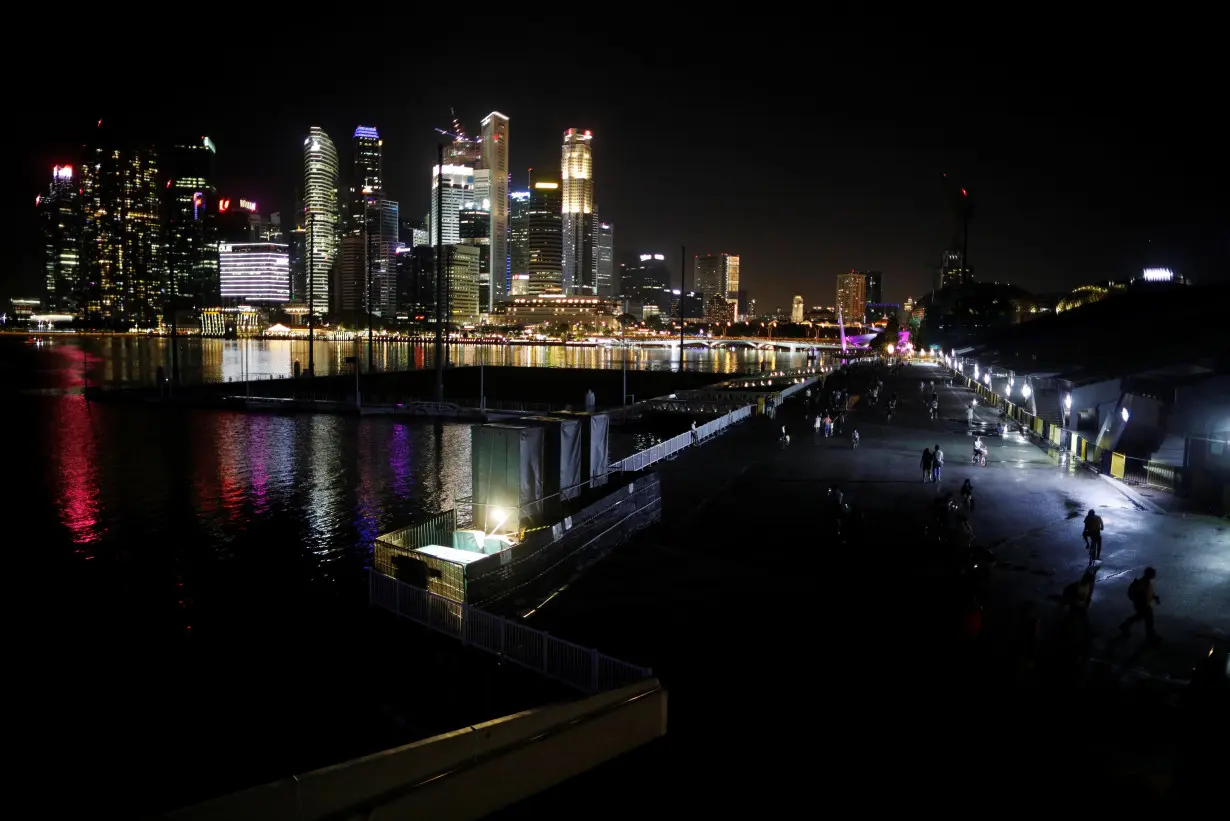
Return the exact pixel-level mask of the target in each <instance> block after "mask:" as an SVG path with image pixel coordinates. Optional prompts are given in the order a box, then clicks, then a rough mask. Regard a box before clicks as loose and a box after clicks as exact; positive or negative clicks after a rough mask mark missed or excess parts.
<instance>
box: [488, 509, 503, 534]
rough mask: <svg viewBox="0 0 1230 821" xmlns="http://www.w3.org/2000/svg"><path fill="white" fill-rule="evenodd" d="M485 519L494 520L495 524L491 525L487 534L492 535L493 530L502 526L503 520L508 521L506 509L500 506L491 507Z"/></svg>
mask: <svg viewBox="0 0 1230 821" xmlns="http://www.w3.org/2000/svg"><path fill="white" fill-rule="evenodd" d="M487 519H488V521H490V520H491V519H494V520H495V524H494V525H492V527H491V532H490V533H489V534H487V535H489V536H494V535H495V532H496V531H497V530H499V529H500V528H501V527H503V525H504V522H506V521H508V511H507V510H505V509H504V508H502V507H493V508H491V510H490V512H488V514H487Z"/></svg>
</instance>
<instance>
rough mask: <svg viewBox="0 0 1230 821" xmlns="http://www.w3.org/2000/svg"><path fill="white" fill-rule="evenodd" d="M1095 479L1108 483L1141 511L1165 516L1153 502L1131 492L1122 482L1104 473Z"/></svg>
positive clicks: (1163, 511)
mask: <svg viewBox="0 0 1230 821" xmlns="http://www.w3.org/2000/svg"><path fill="white" fill-rule="evenodd" d="M1097 477H1098V478H1099V479H1101V480H1102V481H1104V482H1107V483H1109V484H1110V485H1111V487H1113V488H1114V489H1115V490H1117V491H1119V492H1120V493H1122V494H1123V495H1124V496H1126V497H1127V498H1128V501H1130V502H1131V503H1132V504H1134V505H1136V506H1137V507H1139V508H1140V509H1141V510H1147V511H1149V512H1150V513H1157V514H1159V515H1162V516H1165V515H1166V511H1165V510H1163V509H1162V508H1161V507H1160V506H1158V505H1157V504H1155V503H1153V502H1150V501H1149V500H1148V499H1146V498H1145V497H1144V496H1141V495H1140V494H1139V493H1137V492H1136V491H1134V490H1132V489H1131V488H1130V487H1128V486H1127V485H1125V484H1124V483H1123V482H1120V481H1119V480H1118V479H1115V478H1113V477H1111V476H1107V475H1106V474H1105V473H1098V474H1097Z"/></svg>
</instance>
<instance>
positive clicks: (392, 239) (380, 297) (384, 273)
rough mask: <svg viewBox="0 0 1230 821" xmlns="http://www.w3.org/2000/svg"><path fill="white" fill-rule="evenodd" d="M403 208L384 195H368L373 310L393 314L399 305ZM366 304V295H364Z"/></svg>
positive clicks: (368, 239)
mask: <svg viewBox="0 0 1230 821" xmlns="http://www.w3.org/2000/svg"><path fill="white" fill-rule="evenodd" d="M399 212H400V208H399V206H398V204H397V203H396V202H394V201H393V200H390V199H386V198H385V197H384V196H382V195H372V196H369V197H368V198H367V213H366V220H367V231H366V236H367V262H368V265H370V271H365V273H366V274H367V275H368V276H370V278H371V291H372V293H371V301H372V305H371V311H372V313H374V314H376V315H377V316H392V315H393V312H394V311H395V310H396V308H397V245H398V239H397V234H398V224H397V223H398V219H399ZM364 304H366V297H365V298H364Z"/></svg>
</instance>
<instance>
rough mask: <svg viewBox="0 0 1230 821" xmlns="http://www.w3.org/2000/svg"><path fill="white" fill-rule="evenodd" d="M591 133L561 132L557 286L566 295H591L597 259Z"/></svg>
mask: <svg viewBox="0 0 1230 821" xmlns="http://www.w3.org/2000/svg"><path fill="white" fill-rule="evenodd" d="M592 142H593V134H592V133H591V132H589V131H581V130H580V129H576V128H570V129H568V130H567V131H565V132H564V147H563V152H562V156H561V160H560V179H561V181H562V184H563V189H562V198H561V202H562V205H561V207H562V209H563V226H562V229H563V244H564V260H563V271H562V275H563V276H562V280H561V286H562V287H563V289H564V293H566V294H594V293H596V292H597V291H596V287H595V284H594V279H595V277H596V275H597V260H596V258H595V256H594V241H595V240H596V239H597V231H596V229H595V226H594V222H595V219H594V218H595V214H594V157H593V145H592Z"/></svg>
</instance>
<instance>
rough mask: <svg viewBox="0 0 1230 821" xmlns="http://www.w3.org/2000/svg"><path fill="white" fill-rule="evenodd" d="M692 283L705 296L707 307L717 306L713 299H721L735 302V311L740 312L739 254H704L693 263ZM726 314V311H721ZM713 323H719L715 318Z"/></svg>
mask: <svg viewBox="0 0 1230 821" xmlns="http://www.w3.org/2000/svg"><path fill="white" fill-rule="evenodd" d="M692 265H693V267H692V282H693V284H694V287H695V288H696V290H697V291H699V292H700V293H702V294H704V295H705V306H706V307H707V308H708V307H710V306H713V305H716V303H715V302H714V301H713V299H712V298H713V297H715V296H716V297H721V298H722V299H724V300H726V301H727V302H735V303H736V307H735V308H734V311H735V312H737V311H738V307H737V302H738V299H739V255H738V254H727V253H721V254H702V255H699V256H697V257H696V259H695V260H694V261H693V263H692ZM719 313H722V314H723V315H724V314H725V311H724V310H723V311H719ZM713 321H715V322H716V321H717V319H716V318H715V319H714V320H713Z"/></svg>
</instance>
